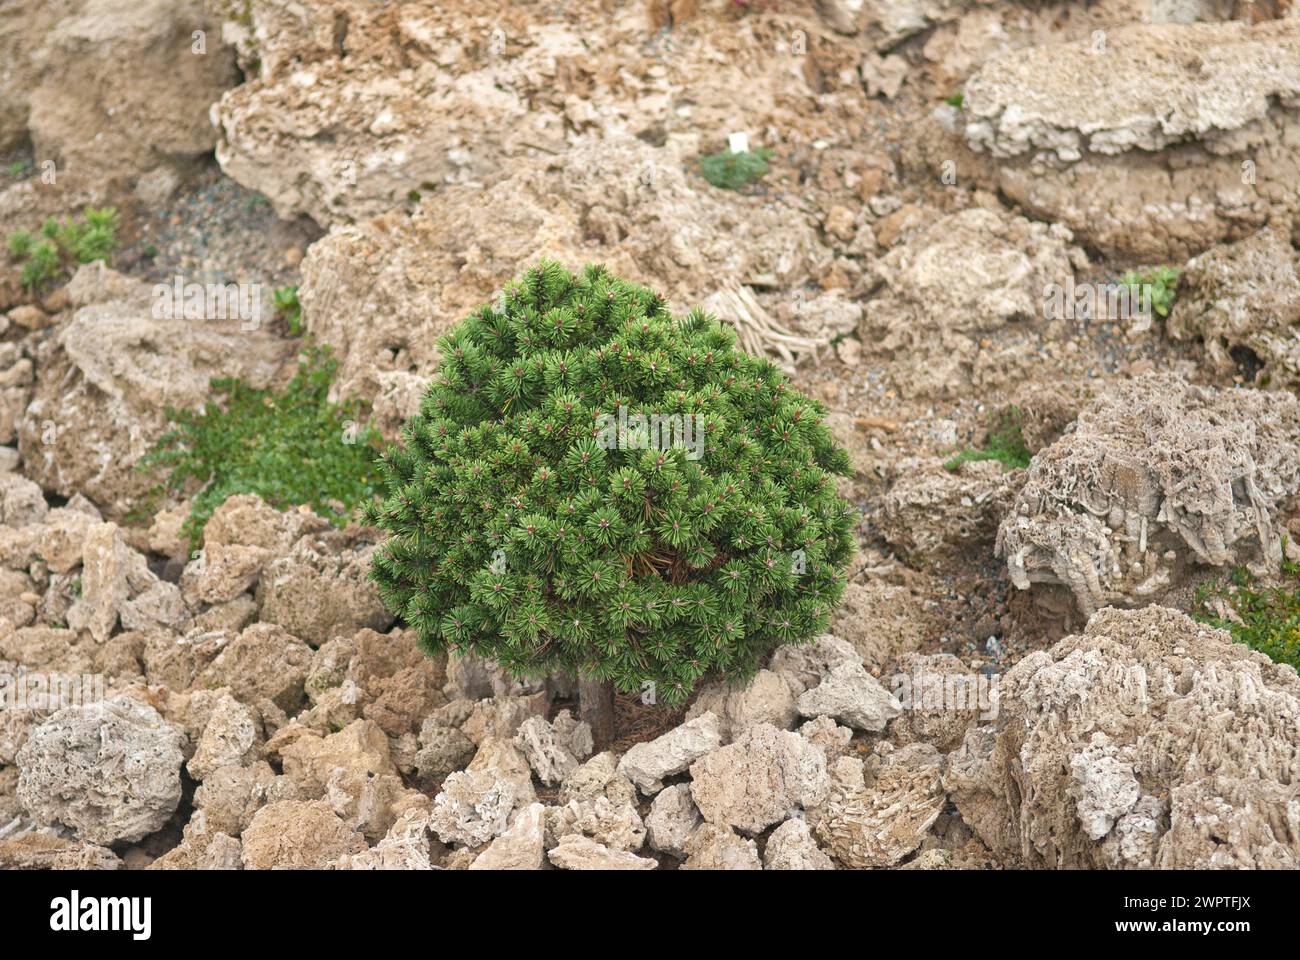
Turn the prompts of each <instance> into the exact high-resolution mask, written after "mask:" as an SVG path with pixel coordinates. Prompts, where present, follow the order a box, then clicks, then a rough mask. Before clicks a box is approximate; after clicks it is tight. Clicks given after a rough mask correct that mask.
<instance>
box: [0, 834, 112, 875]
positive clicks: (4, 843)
mask: <svg viewBox="0 0 1300 960" xmlns="http://www.w3.org/2000/svg"><path fill="white" fill-rule="evenodd" d="M120 869H122V861H121V859H120V858H119V857H118V855H117V854H115V853H114V852H113V851H112V850H109V849H108V848H107V847H101V846H97V845H96V844H93V843H86V842H85V841H83V840H70V839H66V838H64V837H55V836H51V835H50V834H48V833H25V834H23V835H22V836H20V837H14V838H13V839H11V840H0V870H120Z"/></svg>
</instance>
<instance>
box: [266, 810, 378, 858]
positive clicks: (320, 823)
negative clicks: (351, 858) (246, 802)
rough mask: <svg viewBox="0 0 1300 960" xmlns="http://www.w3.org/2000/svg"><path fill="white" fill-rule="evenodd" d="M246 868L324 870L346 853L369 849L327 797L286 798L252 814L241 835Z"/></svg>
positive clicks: (363, 839)
mask: <svg viewBox="0 0 1300 960" xmlns="http://www.w3.org/2000/svg"><path fill="white" fill-rule="evenodd" d="M241 842H242V847H243V849H242V851H241V858H242V859H243V862H244V868H245V869H246V870H322V869H324V868H325V867H327V866H329V864H330V863H331V862H333V861H334V860H337V859H338V858H339V857H342V856H344V855H345V854H358V853H362V852H364V851H365V849H366V840H365V838H364V837H363V836H361V834H360V833H357V832H356V831H355V830H352V829H351V828H350V827H348V826H347V825H346V824H345V823H344V822H343V821H342V820H340V819H339V818H338V816H336V815H335V813H334V811H333V810H332V809H330V805H329V803H328V802H326V801H324V800H283V801H281V802H279V803H271V804H267V805H266V806H265V807H263V808H262V809H261V810H259V811H257V813H256V814H255V815H254V816H253V821H252V822H251V823H250V824H249V825H248V829H246V830H245V831H244V834H243V836H242V837H241Z"/></svg>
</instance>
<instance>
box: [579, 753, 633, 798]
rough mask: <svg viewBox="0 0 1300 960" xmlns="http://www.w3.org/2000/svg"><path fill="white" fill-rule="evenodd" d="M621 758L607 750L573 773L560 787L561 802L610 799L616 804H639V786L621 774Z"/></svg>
mask: <svg viewBox="0 0 1300 960" xmlns="http://www.w3.org/2000/svg"><path fill="white" fill-rule="evenodd" d="M620 759H621V758H620V757H619V755H618V754H616V753H611V752H609V751H605V752H604V753H598V754H596V755H595V756H594V757H592V758H591V759H590V760H588V761H587V762H586V763H584V764H582V765H581V766H580V767H578V769H577V770H575V771H573V773H571V774H569V776H568V778H567V779H566V780H565V781H564V786H562V787H561V788H560V803H568V802H569V801H570V800H592V799H595V798H596V797H609V799H611V800H613V801H614V802H615V803H623V802H630V803H635V802H636V794H637V790H636V787H635V786H633V785H632V781H631V780H629V779H628V778H627V777H625V776H623V774H621V773H619V771H618V765H619V761H620Z"/></svg>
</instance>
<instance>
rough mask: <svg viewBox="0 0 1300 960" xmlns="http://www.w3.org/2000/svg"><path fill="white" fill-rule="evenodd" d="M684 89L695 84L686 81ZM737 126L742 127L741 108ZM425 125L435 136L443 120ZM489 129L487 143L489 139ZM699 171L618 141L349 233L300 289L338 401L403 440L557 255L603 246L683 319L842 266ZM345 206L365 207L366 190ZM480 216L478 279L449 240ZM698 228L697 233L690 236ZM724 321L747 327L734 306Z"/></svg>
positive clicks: (806, 232) (516, 171) (781, 210)
mask: <svg viewBox="0 0 1300 960" xmlns="http://www.w3.org/2000/svg"><path fill="white" fill-rule="evenodd" d="M715 68H716V65H715ZM683 82H685V83H689V82H690V77H689V76H688V75H687V74H685V73H683ZM498 119H499V118H498ZM723 119H724V118H723V117H722V116H719V123H721V122H723ZM725 120H726V122H728V123H732V122H734V120H735V114H734V105H729V107H728V114H727V116H726V117H725ZM494 122H496V121H494ZM421 123H422V126H424V127H426V128H427V124H428V118H427V111H425V115H424V116H423V119H422V121H421ZM475 129H476V132H475V134H474V136H475V138H476V139H481V129H482V128H481V126H479V127H476V128H475ZM223 162H224V161H223ZM689 162H690V161H688V160H687V158H686V157H682V158H680V159H677V158H676V157H674V156H672V155H671V154H669V155H667V156H665V151H663V150H660V149H658V148H655V147H652V146H651V145H649V144H647V143H645V142H643V141H642V140H640V139H638V138H636V137H635V136H631V135H629V134H626V133H615V132H612V131H611V132H610V133H609V134H608V135H607V136H604V137H583V138H581V139H579V140H578V141H577V142H575V143H574V144H573V145H572V146H571V147H568V148H566V149H565V150H563V151H562V152H560V153H558V154H556V155H553V156H542V157H538V158H536V159H535V160H528V161H522V160H521V161H520V162H518V163H516V164H513V165H512V169H511V172H510V175H509V176H508V177H506V178H505V179H503V180H500V181H499V182H497V183H493V184H491V185H488V186H486V187H483V186H478V185H468V184H465V185H459V184H457V185H451V186H447V187H444V188H442V189H440V190H439V191H438V195H437V198H436V199H434V198H432V197H425V198H424V199H423V200H422V201H421V202H420V203H419V204H418V205H417V206H416V208H415V210H414V211H413V212H412V214H411V215H410V216H407V215H406V214H405V213H403V212H400V211H397V212H389V211H391V210H392V204H390V203H387V202H385V203H384V204H383V208H382V209H383V211H385V212H383V213H380V215H379V216H376V217H374V218H373V219H368V220H366V219H361V218H360V217H358V218H357V221H358V222H356V223H353V224H349V225H339V226H336V227H335V228H333V229H332V230H331V231H330V232H329V233H328V234H327V235H326V236H325V237H324V238H322V239H321V240H319V241H317V242H316V243H314V244H313V245H312V246H311V247H310V248H309V249H308V251H307V255H306V257H305V259H304V260H303V265H302V273H303V283H302V287H301V290H300V298H301V301H302V304H303V316H304V318H305V320H306V323H307V327H308V330H309V331H310V332H311V333H312V335H313V336H315V337H316V338H317V339H318V340H320V341H323V342H325V343H328V344H330V345H331V346H332V347H333V348H334V352H335V355H336V356H338V357H339V358H340V368H339V380H338V384H337V387H336V389H337V390H338V391H339V392H340V394H343V395H351V396H359V397H363V398H366V399H368V400H370V401H372V402H373V404H374V408H375V417H376V421H377V424H378V425H379V427H380V428H381V431H382V432H383V433H384V434H385V435H386V436H390V437H393V438H396V435H397V431H398V428H399V427H400V425H401V423H402V421H403V420H404V419H405V418H406V417H409V416H410V415H411V413H413V412H414V411H415V410H416V409H417V408H418V405H419V400H420V396H421V395H422V393H423V389H424V386H425V384H426V383H427V382H428V379H429V377H430V376H431V374H432V371H433V369H434V368H435V366H436V364H437V362H438V359H439V358H438V354H437V349H436V340H437V338H438V337H439V336H440V335H442V334H443V333H445V332H447V330H448V329H449V326H450V322H451V320H452V318H455V317H459V316H463V315H465V314H466V313H467V312H468V311H470V310H472V309H473V308H474V307H476V306H477V305H478V304H480V303H483V302H485V301H487V300H490V299H491V298H492V297H493V296H495V294H496V292H497V290H499V289H500V288H501V286H502V285H503V284H504V283H506V282H507V281H509V280H510V279H511V278H513V277H514V276H516V275H517V274H518V273H519V271H520V270H521V269H523V268H525V267H527V266H529V265H531V264H532V263H534V262H536V261H537V260H538V259H540V258H541V257H545V256H549V257H551V258H553V259H557V260H559V261H560V262H563V263H571V264H574V265H577V264H581V263H584V262H586V261H587V260H589V259H590V257H591V253H590V250H591V244H592V243H593V241H595V242H597V243H598V244H599V246H600V248H601V251H602V259H603V260H604V261H605V262H606V263H608V265H609V266H610V268H611V269H612V270H615V272H617V273H618V274H619V275H620V276H625V277H627V278H629V279H631V280H636V281H642V282H649V281H652V280H653V281H654V282H655V283H656V284H657V285H658V286H660V287H663V288H666V289H671V290H673V292H674V295H675V296H677V297H679V298H681V302H680V304H678V303H676V302H675V304H674V306H675V307H680V306H683V305H685V304H687V303H689V304H690V305H692V306H694V305H696V304H698V303H700V302H701V301H703V300H704V299H705V298H706V297H708V296H709V295H711V294H714V293H716V292H717V291H719V290H721V289H723V288H726V289H728V290H734V289H735V288H736V287H737V286H738V285H739V284H741V283H743V282H746V281H748V280H749V279H751V278H753V277H772V278H774V279H775V281H776V282H777V283H778V284H790V287H788V288H792V287H793V286H794V284H795V283H796V282H798V281H797V280H796V278H801V277H805V276H807V275H808V274H809V272H811V271H813V270H815V269H816V267H817V265H819V264H821V263H824V262H826V261H827V260H828V257H829V254H828V251H827V250H826V248H825V247H824V246H823V244H822V242H821V240H820V239H819V237H818V233H817V230H816V227H815V224H814V223H813V222H812V219H811V218H810V217H809V215H808V214H806V213H805V212H803V210H802V209H796V208H795V207H794V206H793V205H791V204H789V203H788V202H787V201H785V200H782V199H780V198H773V199H772V200H771V201H770V202H769V203H767V204H763V205H762V206H757V205H753V204H748V203H745V202H744V201H743V200H742V199H740V198H737V197H735V196H733V195H732V193H731V192H730V191H719V190H716V189H713V188H711V187H709V186H708V184H706V183H703V182H702V181H700V180H699V178H697V177H695V176H694V175H693V174H690V173H688V172H687V164H688V163H689ZM226 169H227V170H228V171H229V170H230V169H231V168H230V167H229V165H228V164H226ZM260 169H261V168H259V170H260ZM629 171H632V175H631V176H629V175H628V174H629ZM232 175H234V176H235V178H236V179H240V178H241V176H242V174H241V173H240V172H239V171H236V172H235V173H233V174H232ZM274 175H275V176H276V177H278V176H279V175H280V173H279V171H277V172H275V174H274ZM336 186H337V184H330V189H331V191H334V190H335V188H336ZM269 189H271V190H277V188H275V187H270V188H269ZM407 189H409V188H407ZM277 192H281V193H283V195H284V196H285V197H286V198H287V199H291V200H292V199H296V198H291V197H290V194H291V192H296V188H295V190H294V191H290V190H277ZM405 192H406V190H403V191H402V193H403V195H404V194H405ZM337 195H338V196H339V198H340V199H341V200H346V201H348V202H354V201H356V200H357V199H358V198H359V195H358V193H357V191H356V190H355V189H350V190H346V191H340V192H338V194H337ZM268 196H271V197H272V199H273V200H274V199H275V196H274V193H268ZM370 213H379V211H378V210H374V209H373V208H371V209H369V210H368V211H367V215H369V214H370ZM469 218H473V222H476V223H481V224H484V225H485V229H484V230H482V231H480V233H479V234H478V235H477V236H476V238H475V251H474V255H473V256H474V262H473V265H472V266H470V267H469V269H466V266H465V263H464V259H463V256H464V251H463V245H460V244H453V243H451V242H450V233H449V230H452V229H454V227H455V225H456V224H460V223H464V222H468V220H469ZM329 219H331V220H333V219H334V218H332V217H331V218H329ZM321 222H325V221H321ZM682 224H689V225H690V226H689V228H687V229H686V230H685V231H683V230H682V229H681V225H682ZM674 225H675V226H674ZM525 236H526V237H527V238H528V240H527V241H526V242H525V241H524V240H523V239H522V238H523V237H525ZM733 302H734V301H732V300H728V301H727V303H733ZM719 309H720V310H723V312H724V313H727V312H728V311H730V314H729V316H728V318H729V319H731V320H738V319H740V317H739V314H738V313H736V312H735V310H734V309H732V308H731V307H726V308H725V309H724V307H723V306H720V307H719ZM760 309H761V308H760ZM713 312H718V310H715V311H713ZM399 316H400V317H401V318H402V319H401V321H400V322H398V320H397V318H398V317H399ZM344 317H349V318H352V319H350V320H349V321H347V322H344V321H343V319H342V318H344Z"/></svg>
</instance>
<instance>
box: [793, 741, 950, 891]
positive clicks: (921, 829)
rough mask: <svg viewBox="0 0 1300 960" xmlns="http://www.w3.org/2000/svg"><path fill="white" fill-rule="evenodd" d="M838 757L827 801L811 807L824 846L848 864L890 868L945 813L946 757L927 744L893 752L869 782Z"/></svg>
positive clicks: (811, 821)
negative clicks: (848, 770)
mask: <svg viewBox="0 0 1300 960" xmlns="http://www.w3.org/2000/svg"><path fill="white" fill-rule="evenodd" d="M848 759H849V758H843V759H841V760H839V761H837V764H836V766H835V767H834V768H833V774H832V777H831V788H830V792H829V796H828V797H827V800H826V802H825V803H824V804H821V805H820V806H818V807H815V808H813V809H811V810H809V811H808V822H809V824H810V825H811V827H812V830H813V835H814V836H815V837H816V838H817V841H818V843H819V845H820V846H821V848H822V849H823V850H824V851H825V852H826V853H828V854H829V855H830V856H831V857H833V858H834V859H835V860H837V861H838V862H839V863H840V864H841V865H843V866H845V867H847V868H849V869H856V870H861V869H868V868H872V867H890V866H894V865H895V864H897V863H898V862H899V861H900V860H902V859H903V857H905V856H907V854H909V853H911V852H912V851H913V850H915V849H916V848H917V847H918V846H920V845H921V841H922V840H923V839H924V838H925V835H926V833H927V832H928V831H929V829H930V827H931V826H932V825H933V824H934V821H935V820H936V819H937V818H938V816H939V814H940V813H942V812H943V806H944V799H945V794H944V790H943V785H942V783H941V780H940V775H941V773H942V771H943V757H942V756H941V755H940V754H939V752H938V751H937V750H935V748H934V747H932V746H930V744H928V743H914V744H911V745H910V746H906V747H901V748H899V749H897V750H894V751H892V752H891V753H889V754H888V755H887V756H886V757H885V758H884V760H883V761H881V763H880V764H879V769H878V770H876V772H875V776H874V778H872V779H871V780H870V781H869V782H868V781H866V780H865V779H860V776H861V775H860V773H858V774H854V775H850V776H844V775H843V767H841V766H840V765H843V764H845V763H846V761H847V760H848Z"/></svg>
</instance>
